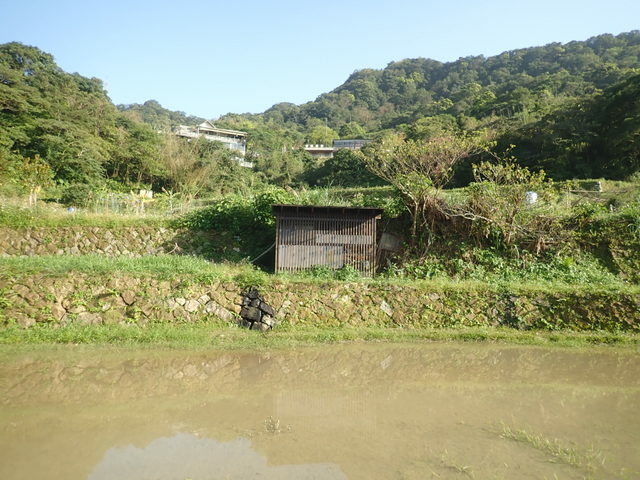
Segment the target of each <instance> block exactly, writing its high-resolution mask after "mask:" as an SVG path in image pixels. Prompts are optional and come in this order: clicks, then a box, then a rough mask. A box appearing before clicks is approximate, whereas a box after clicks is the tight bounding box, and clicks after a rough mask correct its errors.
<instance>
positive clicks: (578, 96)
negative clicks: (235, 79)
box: [0, 31, 640, 201]
mask: <svg viewBox="0 0 640 480" xmlns="http://www.w3.org/2000/svg"><path fill="white" fill-rule="evenodd" d="M639 68H640V31H632V32H628V33H623V34H620V35H617V36H613V35H608V34H606V35H599V36H597V37H593V38H590V39H588V40H586V41H574V42H570V43H567V44H560V43H553V44H549V45H546V46H542V47H532V48H526V49H520V50H513V51H508V52H504V53H502V54H500V55H496V56H493V57H488V58H485V57H483V56H477V57H465V58H460V59H459V60H457V61H454V62H449V63H442V62H438V61H435V60H430V59H424V58H416V59H406V60H402V61H398V62H392V63H390V64H389V65H388V66H387V67H386V68H384V69H381V70H373V69H364V70H359V71H356V72H354V73H353V74H352V75H351V76H350V77H349V78H348V79H347V81H346V82H345V83H344V84H342V85H341V86H339V87H338V88H336V89H335V90H333V91H331V92H329V93H325V94H322V95H320V96H319V97H318V98H317V99H316V100H315V101H312V102H308V103H306V104H303V105H294V104H291V103H281V104H277V105H274V106H273V107H271V108H270V109H268V110H267V111H265V112H264V113H261V114H241V115H240V114H228V115H225V116H223V117H221V118H220V119H218V120H216V124H217V125H218V126H220V127H226V128H233V129H239V130H243V131H246V132H247V134H248V152H247V158H246V159H247V160H248V161H251V162H252V163H253V164H254V168H253V169H252V170H249V169H244V168H240V167H239V166H238V163H237V161H234V159H233V157H232V155H231V154H230V153H229V151H227V150H225V149H223V148H219V145H215V144H211V143H207V142H183V141H179V140H178V139H176V138H175V137H173V136H172V135H170V134H169V133H167V132H169V131H170V129H171V128H172V127H174V126H176V125H178V124H191V125H193V124H196V123H199V122H200V121H201V120H202V119H201V118H198V117H193V116H189V115H187V114H185V113H183V112H172V111H169V110H167V109H165V108H163V107H162V106H161V105H160V104H159V103H158V102H157V101H154V100H149V101H147V102H144V103H143V104H132V105H120V106H118V107H116V106H114V105H113V104H112V103H111V101H110V99H109V98H108V96H107V94H106V92H105V90H104V88H103V85H102V82H101V81H100V80H99V79H95V78H92V79H89V78H85V77H83V76H81V75H79V74H77V73H75V74H69V73H66V72H64V71H62V70H61V69H60V68H59V67H58V66H57V65H56V64H55V62H54V59H53V57H52V56H51V55H50V54H47V53H44V52H42V51H40V50H39V49H37V48H35V47H29V46H25V45H22V44H20V43H7V44H4V45H0V188H1V189H2V190H3V191H5V192H7V191H13V192H14V193H21V194H24V195H27V194H28V195H29V197H30V198H31V199H32V201H35V199H36V198H37V196H38V195H39V194H40V191H41V190H42V189H43V188H44V189H45V190H46V188H47V187H52V186H57V187H60V186H62V187H64V189H66V190H67V193H70V192H69V191H71V192H72V193H73V194H75V195H76V196H77V193H78V192H79V191H80V189H81V188H85V190H86V191H96V186H100V187H104V188H107V189H116V190H117V189H120V190H125V191H128V190H130V189H132V188H137V187H140V188H148V187H152V188H153V189H154V190H155V191H160V190H162V189H165V191H167V192H172V194H173V193H176V192H177V193H179V194H181V195H182V194H184V195H186V196H188V197H194V196H202V195H207V194H211V193H224V192H229V191H236V192H238V191H242V190H243V189H246V188H254V187H255V186H257V185H263V184H265V183H270V184H275V185H279V186H284V187H286V186H294V187H298V186H304V185H310V186H328V185H336V186H372V185H380V184H384V183H385V180H386V181H388V179H385V180H382V179H380V177H379V176H376V175H374V174H372V173H371V172H370V171H368V170H367V168H365V167H366V166H367V158H365V157H362V156H361V155H357V154H354V153H353V152H350V151H341V152H338V153H337V154H336V155H335V156H334V158H332V159H329V160H318V159H315V158H312V157H311V156H310V155H309V154H307V153H306V152H305V151H304V150H303V149H302V147H303V146H304V144H305V143H313V144H331V142H332V141H333V140H335V139H338V138H341V139H349V138H370V139H377V140H378V141H380V142H382V141H383V140H384V139H385V138H389V136H393V135H397V134H402V135H403V136H404V138H405V139H406V141H407V142H426V143H427V144H428V143H429V142H432V141H433V140H434V139H438V138H451V137H464V136H468V135H469V134H477V133H479V132H483V133H484V134H488V135H489V136H491V137H492V138H493V139H494V140H495V142H494V145H495V149H494V152H493V154H494V155H495V154H496V152H497V153H499V152H502V151H504V150H505V149H510V150H511V154H512V155H514V156H515V158H516V161H517V163H518V164H519V165H521V166H527V167H528V168H530V169H531V170H532V171H538V170H542V169H544V171H545V172H546V173H547V175H548V176H549V177H550V178H553V179H555V180H559V179H569V178H594V177H604V178H612V179H622V178H626V177H628V176H630V175H632V174H634V173H635V172H637V171H638V169H639V168H640V159H639V158H640V151H639V146H638V145H639V144H640V142H639V141H638V140H639V137H640V70H639ZM161 132H164V133H161ZM512 146H513V147H512ZM489 153H491V152H489ZM490 158H491V155H490V154H489V155H487V156H485V157H484V158H481V159H476V158H474V159H471V158H470V159H469V161H467V162H460V163H459V164H458V165H456V167H455V169H454V171H453V172H451V173H452V174H453V175H452V177H451V178H452V179H453V180H452V182H453V183H451V182H450V183H449V186H451V185H452V184H454V185H466V184H467V183H469V182H471V181H473V174H472V169H471V163H472V162H476V161H480V160H482V159H484V160H487V159H490ZM369 160H371V158H369ZM371 165H372V164H371V162H370V161H369V166H371ZM378 173H379V172H378ZM80 185H85V186H87V185H88V186H89V187H88V189H87V187H80ZM64 189H60V188H58V190H57V192H58V193H56V194H55V195H54V196H55V198H61V197H62V196H63V195H65V191H64Z"/></svg>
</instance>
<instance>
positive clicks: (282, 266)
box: [276, 213, 376, 276]
mask: <svg viewBox="0 0 640 480" xmlns="http://www.w3.org/2000/svg"><path fill="white" fill-rule="evenodd" d="M375 254H376V218H375V217H371V218H367V217H363V216H358V215H355V214H352V215H349V214H346V215H344V216H340V217H336V216H331V215H330V214H326V213H324V214H323V213H319V214H304V213H293V214H286V213H282V214H279V215H278V217H277V224H276V271H277V272H297V271H300V270H305V269H308V268H312V267H314V266H325V267H328V268H341V267H343V266H345V265H349V266H351V267H353V268H355V269H356V270H358V271H360V272H361V273H362V274H363V275H371V276H372V275H373V274H374V273H375Z"/></svg>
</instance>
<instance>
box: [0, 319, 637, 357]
mask: <svg viewBox="0 0 640 480" xmlns="http://www.w3.org/2000/svg"><path fill="white" fill-rule="evenodd" d="M340 342H397V343H400V342H492V343H505V344H517V345H534V346H558V347H571V348H580V347H591V346H595V345H599V346H616V347H623V348H625V349H629V350H631V351H638V350H639V349H640V335H637V334H628V333H611V332H568V331H566V332H565V331H556V332H546V331H518V330H512V329H508V328H497V327H495V328H489V327H475V328H468V327H467V328H438V329H393V328H367V327H362V328H335V327H324V328H322V327H311V326H296V327H295V329H294V328H293V327H291V326H290V325H287V324H281V325H280V326H279V327H278V328H277V329H276V330H273V331H271V332H268V333H266V334H263V333H257V332H255V331H251V330H246V329H243V328H239V327H235V326H229V325H227V324H222V323H213V322H206V323H204V322H203V323H194V324H181V325H166V324H149V325H147V326H146V327H139V326H137V325H100V326H68V327H65V328H50V327H47V326H36V327H32V328H29V329H26V330H25V329H21V328H19V327H14V326H12V327H8V328H4V329H1V330H0V345H2V346H3V347H2V348H3V350H6V349H9V351H18V350H21V349H25V350H29V349H31V348H32V347H33V346H34V345H43V346H45V345H53V344H60V345H103V346H108V345H111V346H114V347H115V346H117V347H124V348H126V347H162V348H189V349H202V350H206V349H251V350H255V349H271V348H290V347H300V346H311V345H319V344H326V343H340Z"/></svg>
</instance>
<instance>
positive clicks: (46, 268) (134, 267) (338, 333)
mask: <svg viewBox="0 0 640 480" xmlns="http://www.w3.org/2000/svg"><path fill="white" fill-rule="evenodd" d="M0 271H1V272H3V273H2V275H4V276H12V277H15V276H21V275H30V274H43V273H44V274H50V275H52V276H65V275H69V274H72V273H73V272H83V273H89V274H96V275H109V274H110V273H116V272H120V273H128V274H132V275H135V276H142V277H144V276H153V277H156V278H164V279H172V278H177V277H189V278H191V279H193V280H194V281H196V282H212V281H229V282H234V283H237V284H238V285H245V286H246V285H262V286H268V285H270V284H274V283H280V284H282V283H285V284H286V283H288V282H290V283H306V284H310V287H312V286H313V285H314V284H322V285H326V284H328V283H329V284H336V283H344V282H345V280H339V279H336V278H330V277H329V276H327V275H328V274H327V272H316V273H315V274H309V275H297V276H281V275H278V276H276V275H269V274H266V273H264V272H261V271H258V270H257V269H255V268H254V267H253V266H251V265H249V264H237V263H234V264H231V263H230V264H215V263H210V262H207V261H204V260H201V259H198V258H194V257H179V256H170V255H166V256H155V257H142V258H133V259H130V258H116V259H109V258H105V257H101V256H53V257H30V258H2V259H0ZM520 280H521V281H519V282H507V283H504V282H503V281H497V280H495V279H494V280H493V281H479V280H455V279H451V278H434V279H430V280H407V279H401V278H390V277H384V276H381V277H377V278H375V279H366V278H350V279H348V280H346V281H348V282H366V283H371V284H393V285H407V286H414V287H419V286H425V287H429V288H431V289H437V290H440V289H443V290H452V289H456V290H462V291H469V292H476V291H486V290H499V289H500V288H503V287H505V286H508V287H509V289H510V290H511V291H521V292H525V291H529V292H531V291H533V292H553V293H559V292H563V291H566V292H567V293H575V292H583V293H584V292H589V291H592V292H594V293H598V292H603V291H607V292H623V293H630V294H640V286H637V285H629V284H625V283H623V282H621V281H617V280H616V281H610V282H604V283H600V284H597V283H595V284H594V283H582V284H580V283H568V282H562V281H540V280H538V281H535V282H525V281H522V279H520ZM352 341H385V342H430V341H470V342H475V341H487V342H501V343H513V344H526V345H540V346H549V345H557V346H563V347H587V346H590V345H616V346H623V347H625V348H631V349H638V348H639V346H640V335H638V334H632V333H622V332H598V331H596V332H573V331H539V330H536V331H520V330H515V329H511V328H506V327H457V328H381V327H359V328H353V327H340V328H336V327H333V326H313V325H296V326H295V327H294V326H292V325H290V324H288V323H287V322H284V323H282V324H281V325H279V326H278V327H277V328H276V329H275V330H273V331H271V332H268V333H267V334H260V333H257V332H254V331H249V330H246V329H243V328H239V327H236V326H234V325H229V324H227V323H224V322H217V321H213V322H212V321H207V322H205V321H202V322H195V323H190V324H184V323H183V324H166V323H158V324H154V323H149V324H148V325H147V326H144V327H141V326H138V325H135V324H127V325H98V326H78V325H68V326H66V327H64V328H59V327H56V326H51V325H40V324H38V325H36V326H34V327H31V328H29V329H23V328H20V327H19V326H16V325H11V326H7V327H5V328H3V329H0V344H2V345H4V346H5V347H3V348H8V347H7V346H9V345H12V346H11V347H9V348H10V349H16V348H17V349H20V348H23V347H24V348H28V346H33V345H38V344H40V345H46V344H65V345H73V344H93V345H113V346H120V347H142V346H154V347H167V348H197V349H207V348H223V349H262V348H286V347H295V346H303V345H314V344H322V343H331V342H352Z"/></svg>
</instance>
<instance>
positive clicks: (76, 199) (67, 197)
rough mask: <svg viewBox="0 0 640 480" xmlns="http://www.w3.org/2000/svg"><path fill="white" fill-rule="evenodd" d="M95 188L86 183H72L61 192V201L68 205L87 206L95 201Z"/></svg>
mask: <svg viewBox="0 0 640 480" xmlns="http://www.w3.org/2000/svg"><path fill="white" fill-rule="evenodd" d="M94 191H95V188H94V187H93V186H91V185H88V184H86V183H72V184H71V185H68V186H67V187H65V188H64V189H63V190H62V192H61V194H60V203H62V204H63V205H66V206H68V207H80V208H86V207H89V206H90V205H91V202H92V201H93V197H94Z"/></svg>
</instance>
